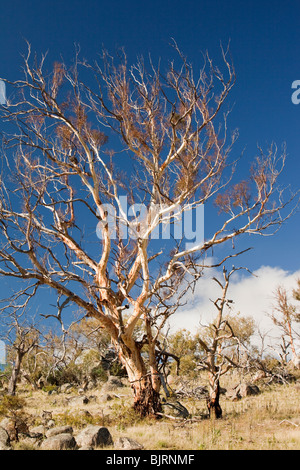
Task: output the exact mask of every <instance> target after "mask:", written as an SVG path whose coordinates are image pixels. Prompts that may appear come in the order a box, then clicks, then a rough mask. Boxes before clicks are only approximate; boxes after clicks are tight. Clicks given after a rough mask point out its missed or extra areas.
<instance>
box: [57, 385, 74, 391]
mask: <svg viewBox="0 0 300 470" xmlns="http://www.w3.org/2000/svg"><path fill="white" fill-rule="evenodd" d="M71 388H73V385H72V384H63V385H62V386H61V387H60V391H61V393H67V392H68V391H69V390H71Z"/></svg>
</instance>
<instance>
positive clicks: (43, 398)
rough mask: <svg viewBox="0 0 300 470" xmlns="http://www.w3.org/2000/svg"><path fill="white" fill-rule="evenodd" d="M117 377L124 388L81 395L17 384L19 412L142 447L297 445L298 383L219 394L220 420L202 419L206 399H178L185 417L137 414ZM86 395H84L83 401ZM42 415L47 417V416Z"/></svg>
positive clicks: (291, 447)
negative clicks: (100, 430)
mask: <svg viewBox="0 0 300 470" xmlns="http://www.w3.org/2000/svg"><path fill="white" fill-rule="evenodd" d="M122 380H123V382H124V386H123V387H119V388H114V390H113V391H111V390H110V391H107V390H106V389H105V385H104V386H103V387H102V388H101V387H97V388H95V389H92V390H89V391H88V392H85V394H84V395H82V394H81V395H80V394H79V392H78V390H77V389H76V388H71V389H69V390H68V391H67V393H61V392H60V393H57V392H55V391H54V392H53V393H51V394H49V391H32V390H30V389H29V388H28V387H26V386H23V387H22V386H20V389H19V396H20V397H22V398H24V399H25V403H26V406H25V408H24V416H25V415H26V416H27V418H28V419H29V422H30V424H31V425H34V426H37V425H40V424H42V423H43V422H44V418H43V415H44V413H43V412H45V411H47V412H49V413H51V414H52V418H53V421H54V422H55V425H56V426H60V425H66V424H68V425H71V426H72V427H73V429H74V434H75V435H76V432H79V430H80V429H82V428H83V427H85V426H86V425H87V424H91V423H92V424H97V425H100V426H106V427H107V428H108V429H109V431H110V433H111V435H112V437H113V440H114V441H116V440H117V439H118V437H122V436H126V437H130V438H132V439H134V440H136V441H138V442H139V443H140V444H142V445H143V446H144V449H146V450H217V449H223V450H242V449H243V450H246V449H249V450H254V449H255V450H275V449H276V450H299V449H300V382H299V381H297V382H296V383H295V382H293V383H290V384H286V385H278V384H277V385H271V386H268V385H266V384H260V389H261V393H260V394H259V395H258V396H250V397H246V398H243V399H241V400H239V401H231V400H230V399H228V398H226V397H225V396H224V395H222V396H221V405H222V408H223V418H222V419H220V420H210V419H208V418H207V417H206V415H207V410H206V403H205V399H202V400H197V399H191V398H189V399H180V402H181V403H182V404H183V405H184V406H185V407H186V408H187V409H188V411H189V412H190V418H189V419H187V420H179V419H178V420H176V419H171V418H162V419H160V420H155V419H149V418H147V419H140V418H138V417H137V416H136V414H135V413H134V412H133V411H132V403H133V402H132V393H131V389H130V387H129V386H128V385H127V384H126V380H125V379H122ZM85 396H86V397H88V399H89V402H88V403H86V404H84V400H83V397H85ZM85 401H86V400H85ZM46 415H47V419H49V416H50V414H48V413H46ZM26 446H28V444H26ZM26 446H25V448H26ZM14 447H15V448H16V449H23V448H24V445H22V443H18V444H17V445H14ZM111 448H113V447H111ZM108 449H110V448H108ZM114 449H115V447H114Z"/></svg>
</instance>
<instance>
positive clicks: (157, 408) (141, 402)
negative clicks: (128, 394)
mask: <svg viewBox="0 0 300 470" xmlns="http://www.w3.org/2000/svg"><path fill="white" fill-rule="evenodd" d="M133 390H134V409H135V411H136V412H137V413H138V414H139V415H140V416H141V417H146V416H155V417H158V416H157V414H156V413H161V412H162V407H161V401H160V394H159V393H158V392H156V391H155V390H154V388H153V386H152V383H151V379H150V378H149V379H147V380H145V382H144V383H143V384H139V386H138V387H136V386H134V385H133Z"/></svg>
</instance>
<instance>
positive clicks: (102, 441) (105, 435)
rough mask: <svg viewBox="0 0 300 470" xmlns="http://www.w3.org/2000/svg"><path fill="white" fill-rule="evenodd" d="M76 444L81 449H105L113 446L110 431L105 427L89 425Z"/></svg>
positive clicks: (77, 437)
mask: <svg viewBox="0 0 300 470" xmlns="http://www.w3.org/2000/svg"><path fill="white" fill-rule="evenodd" d="M76 442H77V444H78V446H79V447H84V448H88V447H89V448H90V447H92V448H94V447H105V446H109V445H112V444H113V440H112V437H111V434H110V432H109V430H108V429H107V428H105V427H100V426H94V425H89V426H87V427H86V428H84V429H83V430H82V431H81V432H80V433H79V434H78V435H77V436H76Z"/></svg>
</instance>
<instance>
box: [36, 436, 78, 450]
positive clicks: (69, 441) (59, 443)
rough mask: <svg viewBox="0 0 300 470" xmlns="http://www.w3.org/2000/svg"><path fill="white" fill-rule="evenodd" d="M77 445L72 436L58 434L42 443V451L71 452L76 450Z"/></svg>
mask: <svg viewBox="0 0 300 470" xmlns="http://www.w3.org/2000/svg"><path fill="white" fill-rule="evenodd" d="M76 448H77V444H76V441H75V439H74V437H73V436H72V434H67V433H65V434H57V435H56V436H52V437H48V438H47V439H45V441H44V442H42V444H41V447H40V449H41V450H71V449H76Z"/></svg>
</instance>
